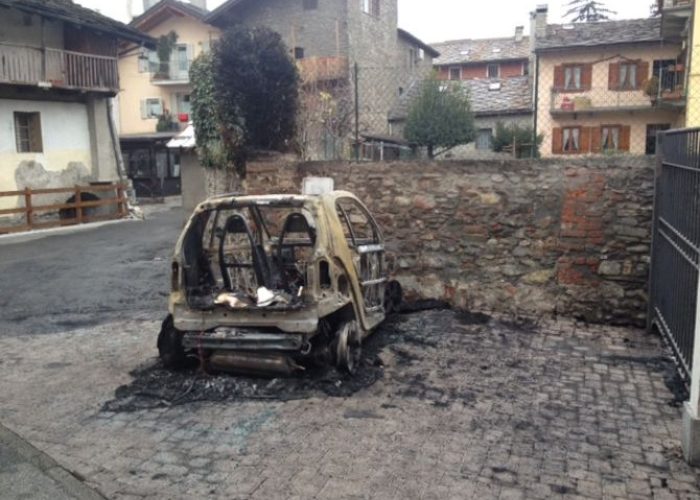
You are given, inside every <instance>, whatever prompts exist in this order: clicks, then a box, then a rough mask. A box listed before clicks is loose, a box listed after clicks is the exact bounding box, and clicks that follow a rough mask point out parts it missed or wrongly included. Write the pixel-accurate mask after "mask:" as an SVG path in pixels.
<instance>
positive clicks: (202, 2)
mask: <svg viewBox="0 0 700 500" xmlns="http://www.w3.org/2000/svg"><path fill="white" fill-rule="evenodd" d="M190 3H191V4H192V5H194V6H195V7H199V8H200V9H202V10H207V0H190Z"/></svg>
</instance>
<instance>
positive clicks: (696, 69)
mask: <svg viewBox="0 0 700 500" xmlns="http://www.w3.org/2000/svg"><path fill="white" fill-rule="evenodd" d="M689 3H692V2H689ZM699 9H700V6H699V5H698V2H694V3H693V6H692V23H691V24H690V26H691V30H690V34H691V36H690V37H689V39H690V41H689V45H690V64H689V68H690V72H689V75H688V114H687V119H686V126H687V127H700V10H699ZM689 11H690V9H687V10H686V13H688V14H689ZM665 15H668V13H666V14H665Z"/></svg>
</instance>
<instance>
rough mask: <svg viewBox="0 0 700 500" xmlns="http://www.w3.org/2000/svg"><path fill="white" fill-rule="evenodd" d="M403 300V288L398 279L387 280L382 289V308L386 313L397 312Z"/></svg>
mask: <svg viewBox="0 0 700 500" xmlns="http://www.w3.org/2000/svg"><path fill="white" fill-rule="evenodd" d="M402 302H403V289H402V288H401V283H399V282H398V281H393V280H392V281H389V282H388V283H387V284H386V288H385V289H384V310H385V311H386V313H387V314H393V313H395V312H399V309H400V308H401V303H402Z"/></svg>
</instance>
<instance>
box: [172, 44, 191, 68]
mask: <svg viewBox="0 0 700 500" xmlns="http://www.w3.org/2000/svg"><path fill="white" fill-rule="evenodd" d="M188 52H189V51H188V50H187V45H178V46H177V48H176V52H175V57H176V59H175V61H176V64H177V66H176V67H177V71H178V72H179V73H188V72H189V71H190V58H189V54H188Z"/></svg>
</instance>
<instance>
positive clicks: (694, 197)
mask: <svg viewBox="0 0 700 500" xmlns="http://www.w3.org/2000/svg"><path fill="white" fill-rule="evenodd" d="M660 146H661V155H660V161H659V167H658V171H657V178H656V196H655V202H654V238H653V246H652V262H651V285H650V311H649V318H650V321H651V323H652V324H653V325H655V326H656V327H657V328H658V329H659V331H660V332H661V333H662V335H663V336H664V337H665V338H666V340H667V341H668V343H669V344H670V345H671V348H672V349H673V351H674V353H675V355H676V358H677V360H678V364H679V367H680V368H681V370H682V371H683V372H684V373H685V375H686V377H687V380H689V379H690V371H691V368H692V366H693V340H694V336H695V317H696V313H697V299H698V296H697V293H698V276H699V273H700V129H685V130H672V131H669V132H665V133H663V134H661V135H660Z"/></svg>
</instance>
